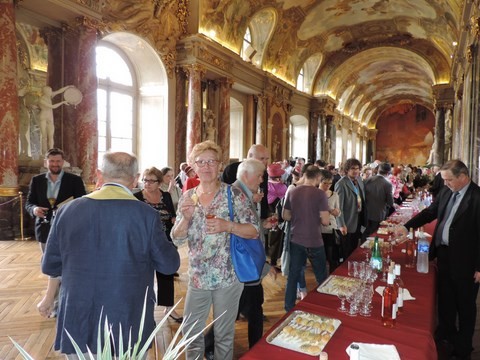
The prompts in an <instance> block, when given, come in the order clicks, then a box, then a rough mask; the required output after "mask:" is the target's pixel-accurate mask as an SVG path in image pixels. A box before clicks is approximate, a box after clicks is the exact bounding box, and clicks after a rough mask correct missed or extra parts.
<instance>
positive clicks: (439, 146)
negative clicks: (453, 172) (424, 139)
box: [432, 107, 445, 165]
mask: <svg viewBox="0 0 480 360" xmlns="http://www.w3.org/2000/svg"><path fill="white" fill-rule="evenodd" d="M444 147H445V108H444V107H437V108H436V109H435V135H434V137H433V159H432V160H433V164H438V165H442V164H443V163H444Z"/></svg>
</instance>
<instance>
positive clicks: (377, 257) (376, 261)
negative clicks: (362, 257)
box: [370, 236, 382, 271]
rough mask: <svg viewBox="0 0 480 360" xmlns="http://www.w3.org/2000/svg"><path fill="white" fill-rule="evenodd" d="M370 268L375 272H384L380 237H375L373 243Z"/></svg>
mask: <svg viewBox="0 0 480 360" xmlns="http://www.w3.org/2000/svg"><path fill="white" fill-rule="evenodd" d="M370 266H371V267H372V269H374V270H377V271H382V252H381V251H380V244H379V243H378V236H375V241H374V242H373V248H372V257H371V258H370Z"/></svg>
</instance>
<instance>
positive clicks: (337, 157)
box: [335, 129, 343, 166]
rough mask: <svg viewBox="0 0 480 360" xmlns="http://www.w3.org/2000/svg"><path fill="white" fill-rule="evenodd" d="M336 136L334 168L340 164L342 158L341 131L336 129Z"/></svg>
mask: <svg viewBox="0 0 480 360" xmlns="http://www.w3.org/2000/svg"><path fill="white" fill-rule="evenodd" d="M336 131H337V134H336V137H335V166H338V164H339V163H341V162H342V158H343V139H342V130H339V129H337V130H336Z"/></svg>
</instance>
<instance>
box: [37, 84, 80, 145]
mask: <svg viewBox="0 0 480 360" xmlns="http://www.w3.org/2000/svg"><path fill="white" fill-rule="evenodd" d="M70 88H74V86H73V85H68V86H65V87H63V88H61V89H58V90H56V91H52V88H51V87H50V86H44V87H43V88H42V96H41V97H40V100H39V102H38V107H39V108H40V114H39V116H38V120H39V126H40V134H41V144H42V154H45V153H46V152H47V150H48V149H51V148H53V134H54V132H55V125H54V123H53V109H56V108H58V107H60V106H62V105H70V103H69V102H68V101H66V100H64V101H61V102H59V103H56V104H53V103H52V99H53V98H54V97H55V96H56V95H58V94H61V93H63V92H64V91H65V90H67V89H70Z"/></svg>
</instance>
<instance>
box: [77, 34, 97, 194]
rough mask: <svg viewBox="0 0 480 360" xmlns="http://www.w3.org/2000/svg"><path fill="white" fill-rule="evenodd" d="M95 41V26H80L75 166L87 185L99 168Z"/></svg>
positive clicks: (93, 180)
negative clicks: (76, 163) (80, 96)
mask: <svg viewBox="0 0 480 360" xmlns="http://www.w3.org/2000/svg"><path fill="white" fill-rule="evenodd" d="M96 45H97V31H96V29H93V28H90V27H85V26H81V27H80V31H79V38H78V55H79V56H78V65H77V66H78V72H77V76H78V88H79V89H80V91H81V92H82V93H83V100H82V102H81V103H80V104H79V105H78V106H77V111H76V116H77V126H76V128H77V138H78V140H77V141H78V142H77V152H78V161H79V164H78V166H79V167H80V168H81V169H82V170H83V172H82V178H83V180H84V181H85V183H86V184H87V186H88V185H93V184H95V180H96V179H95V178H96V170H97V168H98V164H97V162H98V160H97V159H98V128H97V73H96V60H95V57H96V54H95V47H96Z"/></svg>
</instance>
